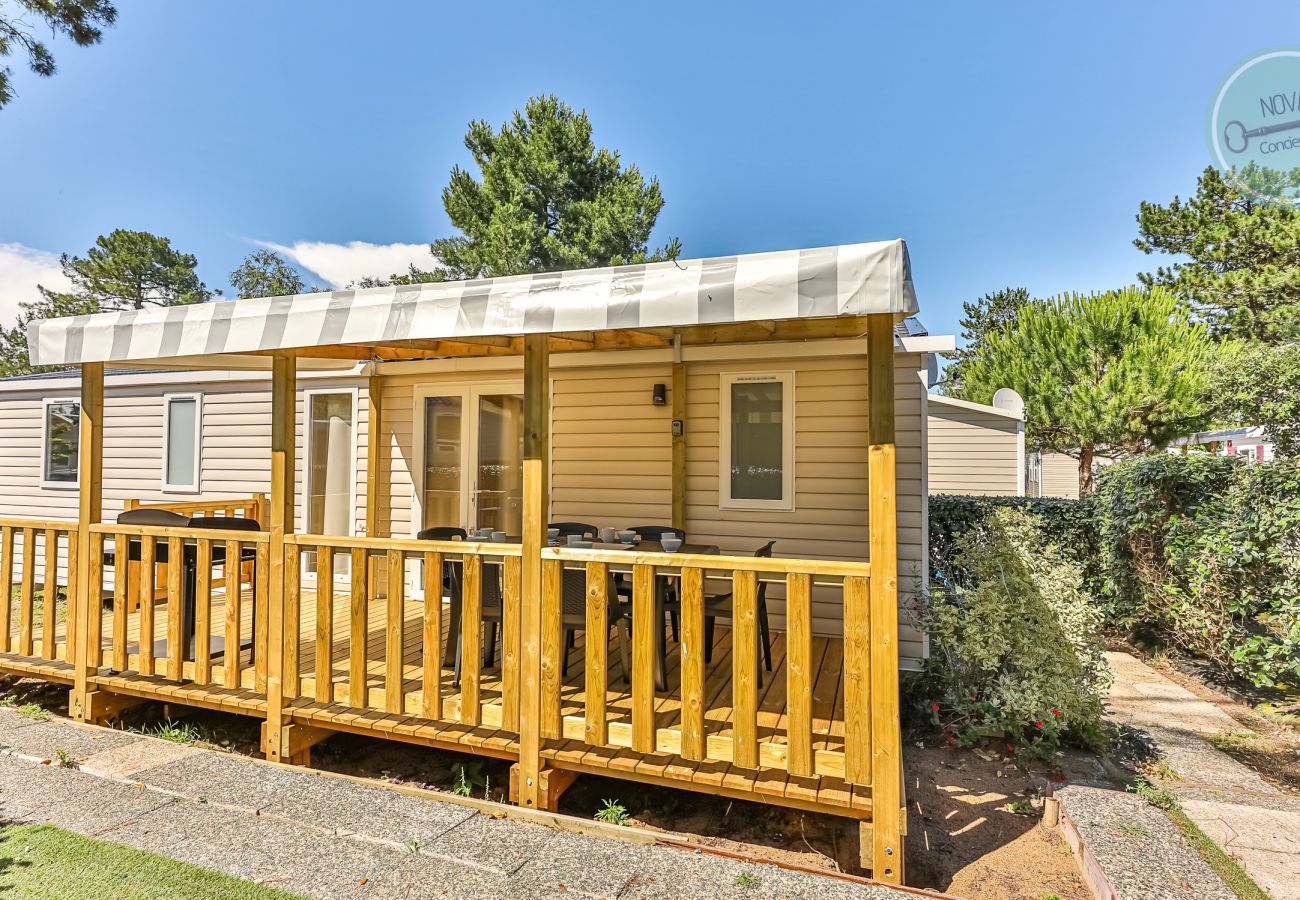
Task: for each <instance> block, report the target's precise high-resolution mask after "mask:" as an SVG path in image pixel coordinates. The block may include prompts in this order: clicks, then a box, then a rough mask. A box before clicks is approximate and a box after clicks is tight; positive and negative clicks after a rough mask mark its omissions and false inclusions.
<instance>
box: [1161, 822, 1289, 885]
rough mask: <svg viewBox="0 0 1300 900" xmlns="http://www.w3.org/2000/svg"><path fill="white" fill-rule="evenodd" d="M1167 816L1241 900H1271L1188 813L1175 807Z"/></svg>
mask: <svg viewBox="0 0 1300 900" xmlns="http://www.w3.org/2000/svg"><path fill="white" fill-rule="evenodd" d="M1165 815H1167V816H1169V818H1170V819H1172V820H1173V823H1174V825H1176V826H1177V827H1178V830H1179V831H1181V832H1182V833H1183V840H1185V841H1187V844H1188V846H1190V847H1191V848H1192V849H1193V850H1195V851H1196V853H1197V855H1198V856H1200V857H1201V859H1203V860H1205V863H1206V865H1208V866H1209V867H1210V868H1211V869H1213V870H1214V874H1215V875H1218V876H1219V877H1220V878H1222V879H1223V883H1224V884H1226V885H1227V886H1228V887H1230V888H1232V892H1233V893H1234V894H1236V895H1237V896H1238V897H1240V898H1241V900H1269V897H1268V894H1266V893H1264V891H1263V889H1261V888H1260V886H1259V885H1257V884H1255V882H1254V881H1253V880H1251V877H1250V876H1249V875H1247V874H1246V872H1245V871H1244V870H1243V869H1242V868H1241V866H1239V865H1237V863H1236V861H1235V860H1234V859H1233V858H1232V857H1231V856H1229V855H1228V854H1226V853H1224V852H1223V850H1222V849H1221V848H1220V847H1219V845H1218V844H1216V843H1214V841H1212V840H1210V838H1209V836H1208V835H1206V833H1205V832H1204V831H1201V829H1199V828H1197V827H1196V823H1195V822H1193V821H1192V820H1191V819H1189V818H1187V813H1185V812H1183V811H1182V810H1181V809H1179V808H1178V807H1177V806H1175V807H1174V808H1173V809H1167V810H1165Z"/></svg>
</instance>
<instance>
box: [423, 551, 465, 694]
mask: <svg viewBox="0 0 1300 900" xmlns="http://www.w3.org/2000/svg"><path fill="white" fill-rule="evenodd" d="M415 537H416V540H420V541H467V540H469V532H467V531H466V530H465V529H464V528H457V527H456V526H455V525H434V526H432V527H431V528H425V529H424V530H422V531H420V532H419V533H418V534H417V535H416V536H415ZM442 589H443V590H444V591H446V592H447V596H448V597H450V598H451V621H450V622H449V623H448V625H449V627H450V629H451V631H452V632H454V633H455V634H456V646H455V648H454V649H453V648H452V647H451V646H448V647H447V648H446V650H444V651H443V654H442V665H443V667H444V668H446V667H448V666H455V667H456V680H455V683H456V684H457V685H459V684H460V600H461V595H460V561H459V560H451V559H449V560H445V561H443V564H442ZM450 643H451V642H450V641H448V644H450Z"/></svg>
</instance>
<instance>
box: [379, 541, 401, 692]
mask: <svg viewBox="0 0 1300 900" xmlns="http://www.w3.org/2000/svg"><path fill="white" fill-rule="evenodd" d="M387 619H388V621H387V623H386V624H387V628H386V630H385V634H386V641H385V644H384V711H385V712H390V713H396V712H402V649H403V647H402V644H403V639H404V638H405V636H406V554H405V553H403V552H402V551H401V550H394V549H392V548H389V550H388V616H387Z"/></svg>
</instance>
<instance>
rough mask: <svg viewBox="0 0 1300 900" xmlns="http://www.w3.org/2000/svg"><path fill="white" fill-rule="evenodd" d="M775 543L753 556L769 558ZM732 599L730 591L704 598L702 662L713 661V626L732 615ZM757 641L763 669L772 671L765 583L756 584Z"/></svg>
mask: <svg viewBox="0 0 1300 900" xmlns="http://www.w3.org/2000/svg"><path fill="white" fill-rule="evenodd" d="M775 545H776V541H768V542H767V543H766V544H764V545H763V546H762V547H759V548H758V549H757V550H755V551H754V556H756V557H764V558H769V559H770V558H771V556H772V547H774V546H775ZM732 600H733V597H732V594H731V592H730V591H728V592H727V593H725V594H713V595H710V596H707V597H705V598H704V661H705V662H706V663H709V662H712V661H713V626H714V622H715V620H717V619H718V618H724V619H730V618H732V613H733V608H734V607H733V603H732ZM733 624H734V623H733ZM758 639H759V643H760V644H761V645H762V648H763V667H764V668H765V669H767V671H769V672H770V671H772V629H771V627H770V625H769V624H768V619H767V582H765V581H759V583H758ZM758 683H759V686H760V687H761V686H762V684H763V676H762V674H761V673H760V674H759V676H758Z"/></svg>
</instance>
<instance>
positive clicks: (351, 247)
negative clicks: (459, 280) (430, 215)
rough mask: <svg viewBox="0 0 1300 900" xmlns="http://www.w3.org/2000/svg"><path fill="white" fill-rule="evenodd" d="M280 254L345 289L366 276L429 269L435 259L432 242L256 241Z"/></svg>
mask: <svg viewBox="0 0 1300 900" xmlns="http://www.w3.org/2000/svg"><path fill="white" fill-rule="evenodd" d="M255 243H258V244H261V245H262V246H263V247H268V248H270V249H271V250H274V251H276V252H277V253H283V254H284V255H285V256H287V257H289V259H291V260H293V261H294V262H295V263H297V264H298V265H299V266H301V267H302V268H304V269H306V270H307V271H309V272H312V273H314V274H316V275H319V276H320V277H321V278H322V279H324V281H325V283H326V285H327V286H329V287H332V288H344V287H347V286H348V285H349V284H351V283H352V282H354V281H358V280H360V279H362V278H367V277H373V278H387V277H388V276H390V275H393V274H405V272H406V270H407V268H408V267H409V266H411V265H412V264H414V265H415V267H416V268H419V269H425V270H428V269H430V268H432V267H433V264H434V259H433V256H432V255H431V254H430V253H429V245H428V244H370V243H367V242H366V241H349V242H348V243H346V244H330V243H326V242H324V241H296V242H294V243H293V244H290V245H288V246H285V245H283V244H273V243H271V242H270V241H256V242H255Z"/></svg>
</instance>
